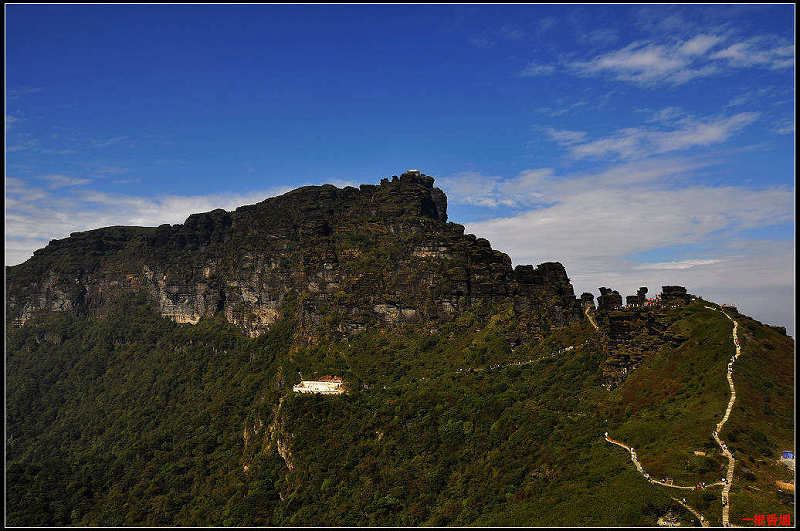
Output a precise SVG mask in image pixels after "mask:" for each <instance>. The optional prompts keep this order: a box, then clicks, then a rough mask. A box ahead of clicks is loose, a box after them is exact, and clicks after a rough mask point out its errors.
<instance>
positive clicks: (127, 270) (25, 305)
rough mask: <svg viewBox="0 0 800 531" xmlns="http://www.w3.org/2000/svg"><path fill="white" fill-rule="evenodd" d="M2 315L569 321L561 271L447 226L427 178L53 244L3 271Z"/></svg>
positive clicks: (247, 324) (354, 322)
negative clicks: (473, 314)
mask: <svg viewBox="0 0 800 531" xmlns="http://www.w3.org/2000/svg"><path fill="white" fill-rule="evenodd" d="M7 290H8V291H7V294H8V298H7V315H8V318H7V319H8V320H9V322H10V323H12V324H14V325H17V326H19V325H22V324H24V323H25V321H27V320H28V319H30V318H31V317H33V316H34V315H35V314H36V313H37V312H42V311H45V312H47V311H68V312H73V313H76V314H85V315H94V316H103V315H105V313H106V312H107V308H108V306H109V304H110V303H111V302H113V301H114V300H116V299H117V298H118V297H119V296H120V295H121V294H123V293H125V292H127V291H132V290H134V291H135V290H144V291H145V292H146V293H147V294H148V296H149V298H150V299H151V301H152V302H153V305H154V307H155V308H157V310H158V311H159V312H160V313H161V314H162V315H164V316H167V317H169V318H171V319H173V320H175V321H177V322H183V323H197V322H198V321H199V320H200V319H202V318H204V317H210V316H213V315H215V314H216V313H217V312H222V313H223V314H224V315H225V318H226V319H227V320H228V321H229V322H231V323H234V324H236V325H237V326H239V327H240V328H242V329H243V330H244V331H245V332H246V333H248V334H249V335H250V336H252V337H255V336H257V335H259V334H261V333H263V332H264V331H266V330H268V329H269V327H270V325H271V324H272V323H273V322H275V320H277V319H278V317H279V316H280V314H281V312H282V311H284V310H285V309H286V303H287V302H288V301H289V300H292V301H294V303H295V304H293V305H292V307H293V308H294V311H296V312H298V315H297V317H298V322H299V323H300V327H299V330H298V335H299V336H301V337H305V338H306V339H310V338H312V337H314V336H315V335H317V334H318V333H319V331H321V330H326V331H329V332H336V333H340V334H345V335H346V334H348V333H352V332H355V331H359V330H361V329H363V328H364V327H366V326H368V325H370V324H375V323H384V324H403V323H416V322H428V321H431V322H435V321H438V320H446V319H448V318H450V317H451V316H453V315H454V314H456V313H458V312H459V311H460V310H463V309H466V308H468V307H470V306H472V305H474V304H476V303H478V304H481V303H498V304H505V303H511V304H512V305H513V307H514V310H515V315H516V316H517V318H518V320H519V324H520V329H524V330H525V335H539V334H540V333H543V332H544V331H546V330H547V329H549V328H551V327H558V326H563V325H565V324H567V323H568V322H570V321H572V320H575V319H580V318H581V313H580V305H579V303H578V301H577V300H576V298H575V296H574V292H573V288H572V285H571V284H570V282H569V279H568V278H567V275H566V272H565V270H564V268H563V266H562V265H561V264H559V263H545V264H541V265H539V266H537V267H536V268H534V267H532V266H517V267H516V268H514V269H512V267H511V260H510V258H509V257H508V256H507V255H505V254H504V253H501V252H499V251H496V250H493V249H492V248H491V245H490V244H489V242H488V241H487V240H485V239H483V238H476V237H475V236H473V235H471V234H466V235H465V234H464V227H463V226H461V225H458V224H454V223H447V198H446V197H445V194H444V193H443V192H442V191H441V190H439V189H438V188H434V187H433V178H432V177H428V176H426V175H418V174H411V173H407V174H403V175H402V176H401V177H400V178H393V180H392V181H389V180H387V179H383V180H382V181H381V183H380V185H362V186H361V187H360V188H353V187H346V188H343V189H339V188H336V187H334V186H331V185H324V186H309V187H304V188H299V189H297V190H293V191H291V192H289V193H287V194H284V195H282V196H280V197H274V198H270V199H267V200H265V201H262V202H261V203H258V204H255V205H248V206H243V207H240V208H238V209H236V211H234V212H226V211H224V210H214V211H211V212H207V213H203V214H192V215H191V216H189V217H188V218H187V220H186V222H185V223H184V224H183V225H172V226H170V225H162V226H160V227H152V228H149V227H107V228H103V229H97V230H92V231H88V232H80V233H73V234H72V235H70V237H69V238H65V239H63V240H53V241H51V242H50V244H49V245H47V247H45V248H44V249H40V250H38V251H36V252H35V253H34V256H33V257H32V258H31V259H30V260H28V261H27V262H25V263H23V264H20V265H18V266H13V267H9V268H7Z"/></svg>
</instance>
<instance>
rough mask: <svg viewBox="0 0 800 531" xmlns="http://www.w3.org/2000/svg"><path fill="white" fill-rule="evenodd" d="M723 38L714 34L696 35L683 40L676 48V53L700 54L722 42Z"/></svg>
mask: <svg viewBox="0 0 800 531" xmlns="http://www.w3.org/2000/svg"><path fill="white" fill-rule="evenodd" d="M723 40H724V39H723V38H722V37H718V36H716V35H703V34H700V35H697V36H695V37H692V38H691V39H689V40H688V41H686V42H684V43H683V44H681V45H680V47H679V48H678V53H681V54H683V55H702V54H704V53H706V52H707V51H708V50H710V49H711V48H713V47H714V46H716V45H717V44H719V43H720V42H722V41H723Z"/></svg>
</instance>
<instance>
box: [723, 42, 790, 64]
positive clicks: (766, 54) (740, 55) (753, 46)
mask: <svg viewBox="0 0 800 531" xmlns="http://www.w3.org/2000/svg"><path fill="white" fill-rule="evenodd" d="M765 40H766V39H764V38H754V39H750V40H747V41H744V42H737V43H735V44H732V45H731V46H728V47H727V48H725V49H724V50H720V51H718V52H716V53H714V54H713V55H712V56H711V58H712V59H722V60H725V61H727V62H728V64H729V65H730V66H732V67H737V68H745V67H752V66H765V67H767V68H772V69H780V68H790V67H792V66H794V46H792V45H782V46H773V47H768V46H766V45H765Z"/></svg>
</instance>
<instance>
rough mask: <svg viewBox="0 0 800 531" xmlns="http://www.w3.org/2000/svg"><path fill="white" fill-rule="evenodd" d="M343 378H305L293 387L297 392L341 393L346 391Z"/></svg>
mask: <svg viewBox="0 0 800 531" xmlns="http://www.w3.org/2000/svg"><path fill="white" fill-rule="evenodd" d="M342 383H343V382H342V380H340V379H333V380H331V381H318V380H303V381H301V382H300V383H299V384H297V385H295V386H294V387H292V390H293V391H294V392H295V393H316V394H321V395H340V394H342V393H344V389H342Z"/></svg>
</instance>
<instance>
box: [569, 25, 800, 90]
mask: <svg viewBox="0 0 800 531" xmlns="http://www.w3.org/2000/svg"><path fill="white" fill-rule="evenodd" d="M728 39H729V37H726V36H722V35H715V34H707V33H700V34H697V35H694V36H693V37H691V38H688V39H685V40H675V39H669V38H667V39H665V40H660V41H637V42H633V43H631V44H628V45H627V46H625V47H623V48H620V49H618V50H614V51H611V52H607V53H603V54H600V55H596V56H594V57H592V58H589V59H587V60H583V61H573V62H571V63H569V64H568V66H569V67H570V68H572V69H573V70H574V71H575V72H577V73H579V74H582V75H603V74H607V75H611V76H613V77H614V78H615V79H618V80H620V81H629V82H633V83H637V84H640V85H655V84H659V83H666V84H671V85H681V84H684V83H686V82H688V81H690V80H692V79H696V78H700V77H708V76H711V75H714V74H717V73H721V72H724V71H725V70H726V69H731V68H751V67H765V68H771V69H781V68H789V67H791V66H792V65H793V64H794V46H792V45H791V44H786V43H779V44H775V43H774V42H773V41H774V40H775V39H773V38H768V37H757V38H753V39H749V40H747V41H743V42H736V43H732V44H729V45H728V46H727V47H725V48H723V49H718V48H719V47H720V45H722V44H723V43H724V42H725V41H726V40H728ZM714 50H716V51H714Z"/></svg>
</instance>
